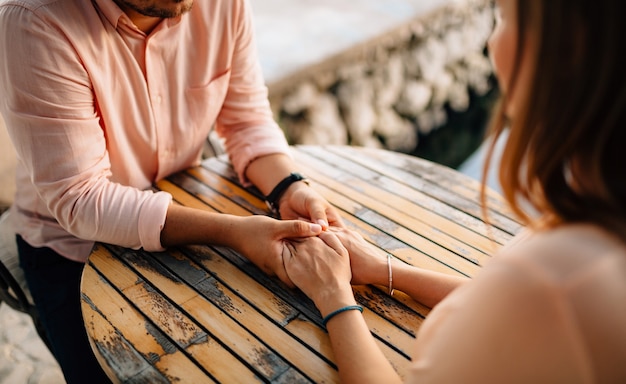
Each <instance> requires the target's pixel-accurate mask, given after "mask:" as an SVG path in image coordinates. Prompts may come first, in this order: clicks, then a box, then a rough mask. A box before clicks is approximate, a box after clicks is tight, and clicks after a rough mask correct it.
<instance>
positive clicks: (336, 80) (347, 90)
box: [269, 0, 493, 152]
mask: <svg viewBox="0 0 626 384" xmlns="http://www.w3.org/2000/svg"><path fill="white" fill-rule="evenodd" d="M492 27H493V11H492V8H491V2H490V1H489V0H458V1H454V2H451V3H450V4H448V5H446V6H444V7H442V8H441V9H439V10H437V11H435V12H432V13H431V14H428V15H423V16H421V17H419V18H417V19H415V20H413V21H411V22H410V23H408V24H407V25H403V26H400V27H399V28H398V29H396V30H394V31H390V32H389V33H388V34H386V35H385V36H381V37H380V38H377V39H375V40H373V41H369V42H368V43H366V44H363V45H361V46H359V47H355V48H354V49H352V50H350V51H348V52H345V53H342V54H341V55H338V56H337V57H334V58H330V59H329V60H327V61H326V62H324V63H320V64H319V65H317V66H314V67H312V68H310V69H309V70H308V71H307V72H306V73H301V74H299V75H298V76H296V77H294V78H292V79H286V80H285V81H283V82H282V83H281V84H277V85H275V86H272V85H271V84H270V85H269V88H270V99H271V102H272V106H273V108H274V112H275V115H276V117H277V120H278V121H279V123H280V125H281V126H282V127H283V129H284V130H285V133H286V135H287V137H288V139H289V141H290V142H291V143H293V144H350V145H359V146H373V147H382V148H387V149H391V150H394V151H401V152H411V151H412V150H413V149H415V148H416V146H417V145H418V138H419V136H420V135H427V134H428V133H430V132H431V131H432V130H434V129H437V128H439V127H441V126H443V125H444V124H445V122H446V120H447V114H446V109H445V107H446V106H448V107H449V108H450V109H451V110H454V111H465V110H466V109H467V108H468V106H469V100H470V97H469V94H470V92H472V93H474V94H477V95H483V94H485V93H486V92H488V91H489V90H490V89H491V82H490V81H489V79H490V77H491V75H492V68H491V65H490V62H489V59H488V57H487V56H486V53H485V46H486V41H487V39H488V37H489V34H490V33H491V30H492Z"/></svg>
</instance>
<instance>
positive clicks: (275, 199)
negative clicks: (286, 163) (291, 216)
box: [265, 172, 308, 215]
mask: <svg viewBox="0 0 626 384" xmlns="http://www.w3.org/2000/svg"><path fill="white" fill-rule="evenodd" d="M300 182H302V183H304V184H306V185H308V181H307V179H306V178H305V177H304V176H303V175H302V174H300V173H297V172H292V173H290V174H289V176H287V177H285V178H284V179H282V180H281V181H280V182H278V184H276V186H275V187H274V188H273V189H272V191H271V192H270V193H269V194H268V195H267V196H265V203H266V204H267V206H268V208H269V209H270V211H272V212H273V213H274V214H276V215H279V214H280V213H279V209H280V201H281V199H282V198H283V197H284V196H285V195H286V194H287V192H288V191H289V190H293V188H292V187H293V186H294V185H295V184H302V183H300Z"/></svg>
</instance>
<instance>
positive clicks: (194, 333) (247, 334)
mask: <svg viewBox="0 0 626 384" xmlns="http://www.w3.org/2000/svg"><path fill="white" fill-rule="evenodd" d="M293 154H294V159H295V160H296V162H297V163H298V165H299V166H300V167H301V170H302V172H303V173H305V174H306V175H307V176H308V177H309V178H310V179H311V181H312V186H313V188H316V189H317V190H318V191H319V192H320V193H321V194H322V195H323V196H324V197H326V198H327V199H328V200H329V201H330V202H331V203H332V204H334V205H335V206H336V207H337V208H338V209H339V210H340V212H341V214H342V217H343V219H344V221H345V222H346V224H347V225H348V226H349V227H351V228H353V229H355V230H357V231H359V232H360V233H361V234H362V235H363V236H364V238H365V239H367V240H368V241H369V242H371V243H372V244H374V245H376V246H377V247H379V248H380V249H381V252H389V253H391V254H392V255H394V256H395V257H397V258H398V259H401V260H403V261H405V262H407V263H410V264H413V265H417V266H420V267H424V268H429V269H433V270H437V271H441V272H445V273H451V274H460V275H465V276H470V277H471V276H473V275H475V274H476V273H477V272H478V270H479V269H480V268H481V266H482V265H484V263H486V262H487V261H488V260H489V259H490V258H491V254H493V252H494V251H496V250H497V249H498V248H499V247H500V246H501V245H502V244H504V243H506V242H507V241H508V240H509V239H510V238H511V237H512V236H513V235H514V234H515V233H517V232H518V231H519V230H520V228H521V227H520V225H519V224H518V223H517V222H516V221H515V220H514V219H513V217H512V215H511V214H510V213H509V212H508V211H507V210H506V208H505V204H504V203H503V201H502V199H501V198H500V197H499V196H498V195H497V194H496V193H490V195H489V203H490V205H491V207H492V210H491V211H490V220H491V222H492V224H493V227H492V228H490V229H489V228H487V227H486V226H485V225H484V223H483V221H482V220H481V210H480V206H479V204H478V190H479V184H478V183H477V182H475V181H473V180H471V179H469V178H467V177H466V176H464V175H462V174H460V173H458V172H456V171H454V170H451V169H449V168H445V167H442V166H440V165H437V164H434V163H431V162H428V161H425V160H422V159H418V158H415V157H410V156H407V155H402V154H398V153H394V152H388V151H382V150H373V149H364V148H355V147H318V146H297V147H293ZM155 188H156V189H160V190H164V191H168V192H170V193H171V194H172V195H173V196H174V199H175V201H176V202H177V203H180V204H183V205H188V206H193V207H197V208H201V209H205V210H208V211H214V212H228V213H231V214H236V215H252V214H268V212H267V209H266V207H265V204H264V202H263V200H262V198H261V195H260V194H259V193H258V191H256V190H254V189H245V188H242V187H241V186H240V184H239V182H238V180H237V177H236V175H235V174H234V172H233V170H232V168H231V166H230V164H229V163H228V161H227V159H226V158H224V157H221V158H212V159H208V160H205V161H204V162H203V164H202V166H200V167H196V168H193V169H189V170H187V171H186V172H182V173H180V174H177V175H174V176H172V177H170V178H168V179H167V180H163V181H161V182H159V183H157V185H155ZM354 290H355V294H356V297H357V300H358V301H359V303H360V304H362V305H363V306H364V307H365V310H364V312H363V315H364V317H365V319H366V321H367V324H368V325H369V327H370V329H371V332H372V334H373V335H374V336H375V338H376V340H377V342H378V344H379V346H380V347H381V349H382V350H383V352H384V353H385V355H386V356H387V357H388V359H389V360H390V361H391V363H392V364H393V366H394V367H395V368H396V369H397V371H398V372H399V373H400V375H403V376H404V374H405V372H406V369H407V365H408V363H409V361H410V353H411V348H412V344H413V342H414V340H415V333H416V331H417V330H418V328H419V326H420V324H421V322H422V320H423V319H424V318H425V317H426V316H427V315H428V312H429V308H427V307H425V306H423V305H421V304H420V303H416V302H414V301H413V300H411V299H410V298H408V297H407V296H406V295H404V294H402V293H401V292H397V293H396V294H395V295H394V296H393V297H390V296H389V295H388V294H387V292H386V287H376V286H355V287H354ZM82 307H83V313H84V318H85V324H86V327H87V332H88V334H89V336H90V339H91V342H92V347H93V348H94V350H95V351H96V354H97V356H98V358H99V359H100V361H101V364H103V366H104V367H105V369H106V370H107V372H108V374H109V375H110V376H111V377H112V378H115V379H116V380H117V381H119V382H128V383H133V382H150V383H160V382H164V383H167V382H193V383H196V382H198V383H199V382H223V383H232V382H245V383H249V382H274V383H299V382H315V383H332V382H336V381H337V380H338V376H337V372H336V368H335V366H334V364H333V360H334V357H333V354H332V351H331V348H330V343H329V340H328V337H327V334H326V333H325V331H324V329H323V327H322V325H321V320H322V319H321V317H320V315H319V312H318V311H317V309H316V308H315V306H314V305H313V304H312V302H311V301H310V300H308V299H307V298H306V297H305V296H303V295H302V293H300V292H299V291H297V290H292V289H289V288H287V287H286V286H285V285H283V284H282V283H281V282H280V281H278V280H277V279H275V278H271V277H268V276H266V275H265V274H263V273H262V272H261V271H260V270H259V269H258V268H256V267H255V266H254V265H252V264H251V263H250V262H248V261H247V260H246V259H245V258H243V257H241V256H240V255H238V254H236V253H235V252H233V251H231V250H229V249H226V248H222V247H209V246H188V247H180V248H176V249H169V250H168V251H166V252H159V253H148V252H144V251H133V250H129V249H125V248H120V247H116V246H111V245H106V244H98V245H97V246H96V247H95V248H94V251H93V253H92V256H91V257H90V260H89V263H88V265H87V266H86V268H85V272H84V275H83V282H82Z"/></svg>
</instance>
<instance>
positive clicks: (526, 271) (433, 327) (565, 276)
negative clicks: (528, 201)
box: [413, 226, 626, 383]
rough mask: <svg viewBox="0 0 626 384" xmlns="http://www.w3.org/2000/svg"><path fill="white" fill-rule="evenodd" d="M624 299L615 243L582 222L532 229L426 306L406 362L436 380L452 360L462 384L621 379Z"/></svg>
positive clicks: (623, 272)
mask: <svg viewBox="0 0 626 384" xmlns="http://www.w3.org/2000/svg"><path fill="white" fill-rule="evenodd" d="M624 303H626V250H625V246H624V245H623V243H622V242H621V241H619V240H617V239H615V238H613V237H612V236H610V235H608V234H607V233H605V232H603V231H602V230H599V229H597V228H594V227H586V226H566V227H565V226H564V227H562V228H558V229H554V230H550V231H543V232H537V233H532V234H530V235H529V236H527V237H526V238H525V239H524V240H523V241H520V242H518V243H517V244H515V245H514V246H511V247H506V248H504V249H503V250H502V252H500V253H499V254H497V255H495V256H494V257H493V260H491V261H490V262H489V264H488V265H486V266H485V267H484V268H483V270H482V271H481V272H480V273H479V274H478V275H477V276H475V277H474V279H473V281H472V282H471V283H469V284H466V285H464V286H462V287H461V288H459V289H458V290H456V291H454V292H453V293H452V294H450V296H449V297H448V298H446V299H445V300H443V301H442V302H441V303H440V304H439V305H438V306H437V307H435V308H434V309H433V311H432V312H431V314H430V315H429V317H428V318H427V319H426V321H425V322H424V324H423V326H422V329H420V332H419V334H418V342H420V343H419V347H418V349H417V353H416V355H415V357H416V363H415V364H414V365H413V368H414V369H415V370H416V371H420V375H421V377H425V376H424V375H426V376H428V375H432V377H436V376H437V375H441V376H439V378H441V377H448V376H449V375H450V374H451V373H450V372H451V369H450V367H451V366H452V367H453V371H454V372H456V373H455V375H456V376H455V378H456V379H459V380H460V379H461V378H462V379H463V380H462V381H463V382H479V381H481V382H537V381H538V380H540V379H541V378H543V379H545V378H552V379H554V380H550V381H549V382H572V383H573V382H585V381H587V379H589V380H591V381H593V379H592V378H594V377H595V378H599V377H602V378H607V377H626V368H624V365H623V364H622V363H621V362H620V361H618V360H619V358H616V356H624V354H625V353H626V328H624V326H623V324H626V305H624ZM451 345H454V348H450V346H451ZM477 346H479V348H480V353H475V351H476V348H477ZM439 359H441V361H443V362H445V364H441V366H439V364H435V363H434V361H439ZM494 361H497V362H498V363H497V364H494ZM431 364H432V365H431ZM531 366H532V367H533V369H531V370H529V369H528V367H531ZM573 367H576V368H575V369H574V368H573ZM439 368H441V369H439ZM445 375H448V376H445ZM448 378H449V377H448ZM512 378H516V379H515V380H512ZM426 381H428V380H426ZM434 381H436V380H433V382H434ZM544 381H545V380H544Z"/></svg>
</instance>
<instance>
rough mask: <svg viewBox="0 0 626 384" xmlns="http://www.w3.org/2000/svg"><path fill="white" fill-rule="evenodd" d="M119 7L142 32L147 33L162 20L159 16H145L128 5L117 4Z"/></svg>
mask: <svg viewBox="0 0 626 384" xmlns="http://www.w3.org/2000/svg"><path fill="white" fill-rule="evenodd" d="M118 5H119V7H120V8H121V9H122V11H124V13H126V15H128V18H129V19H130V20H131V21H132V22H133V24H135V25H136V26H137V28H139V29H140V30H141V31H142V32H143V33H145V34H146V35H149V34H150V32H152V30H153V29H154V28H155V27H156V26H157V25H158V24H159V23H160V22H161V20H163V19H162V18H160V17H153V16H146V15H143V14H141V13H139V12H137V11H135V10H133V9H130V8H129V7H127V6H125V5H123V4H119V3H118Z"/></svg>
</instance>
